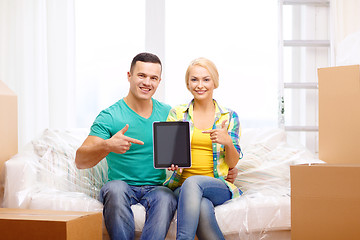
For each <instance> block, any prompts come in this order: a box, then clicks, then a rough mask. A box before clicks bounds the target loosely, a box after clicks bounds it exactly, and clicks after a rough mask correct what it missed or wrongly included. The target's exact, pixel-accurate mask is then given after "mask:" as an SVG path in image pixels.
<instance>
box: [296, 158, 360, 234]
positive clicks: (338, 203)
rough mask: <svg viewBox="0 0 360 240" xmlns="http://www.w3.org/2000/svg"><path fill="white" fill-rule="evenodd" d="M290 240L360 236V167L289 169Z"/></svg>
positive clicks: (354, 165)
mask: <svg viewBox="0 0 360 240" xmlns="http://www.w3.org/2000/svg"><path fill="white" fill-rule="evenodd" d="M290 175H291V239H292V240H304V239H306V240H312V239H314V240H319V239H326V240H332V239H333V240H339V239H347V240H351V239H359V236H360V164H343V165H340V164H315V165H296V166H291V167H290Z"/></svg>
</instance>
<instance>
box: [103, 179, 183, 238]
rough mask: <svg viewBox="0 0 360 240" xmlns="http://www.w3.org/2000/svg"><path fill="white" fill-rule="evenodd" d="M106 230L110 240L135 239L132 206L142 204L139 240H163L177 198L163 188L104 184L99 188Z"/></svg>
mask: <svg viewBox="0 0 360 240" xmlns="http://www.w3.org/2000/svg"><path fill="white" fill-rule="evenodd" d="M100 201H101V202H102V203H103V205H104V209H103V215H104V220H105V226H106V229H107V231H108V233H109V236H110V238H111V239H121V240H128V239H129V240H130V239H134V237H135V222H134V215H133V212H132V210H131V205H134V204H137V203H141V205H143V206H144V207H145V210H146V220H145V225H144V228H143V230H142V234H141V239H165V237H166V234H167V232H168V229H169V226H170V223H171V220H172V219H173V216H174V213H175V211H176V205H177V201H176V197H175V195H174V193H173V192H172V191H171V190H170V189H169V188H167V187H164V186H130V185H128V184H127V183H126V182H124V181H121V180H114V181H110V182H107V183H106V184H104V186H103V187H102V188H101V191H100Z"/></svg>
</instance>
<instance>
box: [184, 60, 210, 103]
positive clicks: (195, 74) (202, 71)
mask: <svg viewBox="0 0 360 240" xmlns="http://www.w3.org/2000/svg"><path fill="white" fill-rule="evenodd" d="M188 86H189V90H190V92H191V94H192V95H193V96H194V98H195V99H196V100H208V99H210V100H212V99H213V91H214V89H215V84H214V80H213V79H212V78H211V75H210V73H209V71H208V70H206V68H203V67H200V66H196V65H195V66H192V67H191V68H190V72H189V79H188Z"/></svg>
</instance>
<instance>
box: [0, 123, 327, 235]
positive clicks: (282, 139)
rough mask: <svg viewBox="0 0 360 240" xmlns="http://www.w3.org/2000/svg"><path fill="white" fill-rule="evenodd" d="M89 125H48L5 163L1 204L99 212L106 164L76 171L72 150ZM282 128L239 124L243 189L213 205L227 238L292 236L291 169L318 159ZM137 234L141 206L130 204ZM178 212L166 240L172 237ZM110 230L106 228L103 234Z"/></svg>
mask: <svg viewBox="0 0 360 240" xmlns="http://www.w3.org/2000/svg"><path fill="white" fill-rule="evenodd" d="M87 134H88V130H84V129H73V130H52V129H46V130H45V131H44V132H43V134H42V135H41V136H39V137H38V138H36V139H34V140H33V141H31V143H29V144H28V145H27V146H26V148H25V149H24V150H23V151H22V152H20V153H19V154H17V155H15V156H14V157H13V158H11V159H10V160H8V161H7V162H6V164H5V174H6V175H5V193H4V200H3V203H2V207H7V208H29V209H52V210H70V211H102V204H101V203H100V202H99V201H98V200H97V197H98V194H99V191H100V188H101V186H102V185H103V183H104V182H106V181H107V163H106V160H103V161H101V162H100V163H99V164H98V165H97V166H95V167H94V168H92V169H86V170H78V169H76V167H75V164H74V156H75V152H76V149H77V148H78V147H79V146H80V144H81V143H82V142H83V140H84V139H85V138H86V136H87ZM286 138H287V137H286V133H285V132H284V131H283V130H280V129H243V131H242V136H241V147H242V150H243V153H244V157H243V159H241V160H240V161H239V163H238V165H237V167H238V169H239V170H240V171H239V174H238V177H237V179H236V182H235V184H236V185H237V186H239V187H240V188H241V189H242V190H243V192H244V194H243V196H241V197H240V198H238V199H235V200H231V201H228V202H227V203H225V204H223V205H221V206H218V207H216V208H215V214H216V217H217V220H218V222H219V225H220V228H221V230H222V232H223V233H224V235H225V238H226V239H276V240H281V239H290V227H291V225H290V180H289V179H290V170H289V166H290V165H292V164H300V163H309V162H320V160H318V159H316V158H315V157H314V156H313V155H312V154H311V153H310V152H309V151H307V150H306V149H305V148H304V147H302V146H300V145H291V144H289V143H288V141H287V139H286ZM132 209H133V211H134V217H135V223H136V235H137V236H139V235H140V234H141V230H142V227H143V225H144V221H145V210H144V208H143V207H142V206H141V205H140V204H138V205H134V206H132ZM175 234H176V216H175V217H174V219H173V222H172V223H171V226H170V229H169V232H168V236H167V239H175ZM107 238H108V235H107V233H106V229H104V235H103V239H107Z"/></svg>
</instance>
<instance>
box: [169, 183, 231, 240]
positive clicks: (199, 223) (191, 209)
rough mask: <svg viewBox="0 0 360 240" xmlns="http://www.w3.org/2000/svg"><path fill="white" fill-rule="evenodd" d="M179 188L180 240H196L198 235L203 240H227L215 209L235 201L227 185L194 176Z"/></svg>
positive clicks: (178, 232)
mask: <svg viewBox="0 0 360 240" xmlns="http://www.w3.org/2000/svg"><path fill="white" fill-rule="evenodd" d="M178 189H180V193H179V200H178V209H177V234H176V239H177V240H183V239H194V237H195V234H196V235H197V237H198V238H199V239H207V240H208V239H210V240H211V239H225V238H224V236H223V234H222V232H221V230H220V228H219V225H218V224H217V221H216V217H215V209H214V207H215V206H217V205H220V204H223V203H224V202H225V201H227V200H229V199H231V192H230V191H229V188H228V187H227V186H226V184H225V183H224V182H223V181H221V180H220V179H216V178H213V177H207V176H191V177H189V178H187V179H186V180H185V181H184V183H183V184H182V186H181V187H180V188H178ZM178 189H177V190H175V192H176V191H179V190H178Z"/></svg>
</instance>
